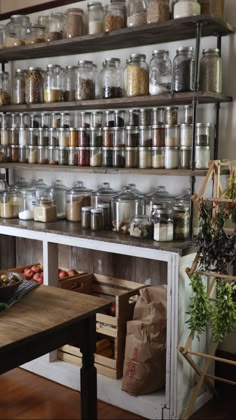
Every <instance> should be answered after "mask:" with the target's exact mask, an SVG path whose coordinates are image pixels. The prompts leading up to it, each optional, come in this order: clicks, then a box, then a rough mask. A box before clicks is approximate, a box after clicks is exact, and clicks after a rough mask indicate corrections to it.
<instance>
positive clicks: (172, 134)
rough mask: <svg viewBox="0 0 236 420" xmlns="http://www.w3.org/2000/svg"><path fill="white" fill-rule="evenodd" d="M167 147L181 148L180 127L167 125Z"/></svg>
mask: <svg viewBox="0 0 236 420" xmlns="http://www.w3.org/2000/svg"><path fill="white" fill-rule="evenodd" d="M165 146H166V147H177V146H179V126H178V125H165Z"/></svg>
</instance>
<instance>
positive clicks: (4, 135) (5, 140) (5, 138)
mask: <svg viewBox="0 0 236 420" xmlns="http://www.w3.org/2000/svg"><path fill="white" fill-rule="evenodd" d="M9 135H10V130H9V129H7V128H3V129H1V131H0V136H1V137H0V138H1V145H2V146H8V144H10V142H9ZM16 144H18V143H16Z"/></svg>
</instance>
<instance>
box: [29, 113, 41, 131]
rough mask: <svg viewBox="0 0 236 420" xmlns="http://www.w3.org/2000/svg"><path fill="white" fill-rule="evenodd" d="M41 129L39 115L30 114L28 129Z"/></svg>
mask: <svg viewBox="0 0 236 420" xmlns="http://www.w3.org/2000/svg"><path fill="white" fill-rule="evenodd" d="M40 127H42V116H41V114H35V113H34V112H33V113H30V122H29V128H40Z"/></svg>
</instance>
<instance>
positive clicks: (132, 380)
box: [122, 286, 167, 395]
mask: <svg viewBox="0 0 236 420" xmlns="http://www.w3.org/2000/svg"><path fill="white" fill-rule="evenodd" d="M166 306H167V293H166V286H156V287H146V288H143V289H141V290H140V297H139V298H138V301H137V303H136V305H135V309H134V318H133V319H134V320H133V321H129V322H128V323H127V335H126V345H125V361H124V368H123V380H122V389H123V390H124V391H126V392H128V393H129V394H132V395H144V394H150V393H151V392H154V391H157V390H158V389H160V388H162V387H163V386H164V385H165V371H166Z"/></svg>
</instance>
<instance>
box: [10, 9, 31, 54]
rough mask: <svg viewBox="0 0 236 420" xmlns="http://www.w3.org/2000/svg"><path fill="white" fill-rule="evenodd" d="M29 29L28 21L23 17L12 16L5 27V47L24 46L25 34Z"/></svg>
mask: <svg viewBox="0 0 236 420" xmlns="http://www.w3.org/2000/svg"><path fill="white" fill-rule="evenodd" d="M29 28H30V20H29V17H28V16H25V15H12V16H11V19H10V21H9V22H8V24H7V25H6V37H5V47H6V48H9V47H19V46H20V45H25V40H26V33H27V30H28V29H29Z"/></svg>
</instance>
